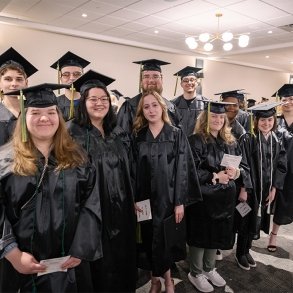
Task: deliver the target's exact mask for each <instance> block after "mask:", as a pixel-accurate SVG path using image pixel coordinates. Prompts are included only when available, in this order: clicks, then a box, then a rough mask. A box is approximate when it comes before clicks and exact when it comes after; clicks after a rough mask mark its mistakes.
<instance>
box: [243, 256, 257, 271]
mask: <svg viewBox="0 0 293 293" xmlns="http://www.w3.org/2000/svg"><path fill="white" fill-rule="evenodd" d="M245 256H246V259H247V261H248V264H249V266H250V267H251V268H255V267H256V262H255V260H254V259H253V257H252V256H251V254H250V253H249V252H248V253H247V254H245Z"/></svg>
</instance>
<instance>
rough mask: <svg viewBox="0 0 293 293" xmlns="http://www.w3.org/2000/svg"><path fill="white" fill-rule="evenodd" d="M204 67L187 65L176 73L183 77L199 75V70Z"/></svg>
mask: <svg viewBox="0 0 293 293" xmlns="http://www.w3.org/2000/svg"><path fill="white" fill-rule="evenodd" d="M201 70H202V68H197V67H192V66H186V67H184V68H182V69H181V70H179V71H178V72H176V73H175V74H174V75H175V76H180V77H181V79H182V78H183V77H185V76H195V77H198V74H197V72H198V71H201Z"/></svg>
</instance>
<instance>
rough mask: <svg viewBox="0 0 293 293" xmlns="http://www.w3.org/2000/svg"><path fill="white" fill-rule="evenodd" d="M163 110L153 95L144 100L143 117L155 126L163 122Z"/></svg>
mask: <svg viewBox="0 0 293 293" xmlns="http://www.w3.org/2000/svg"><path fill="white" fill-rule="evenodd" d="M162 114H163V109H162V107H161V105H160V103H159V102H158V100H157V99H156V98H155V97H154V96H153V95H152V94H150V95H147V96H145V97H144V99H143V115H144V117H145V119H147V120H148V122H149V123H152V124H155V123H157V122H161V121H163V119H162Z"/></svg>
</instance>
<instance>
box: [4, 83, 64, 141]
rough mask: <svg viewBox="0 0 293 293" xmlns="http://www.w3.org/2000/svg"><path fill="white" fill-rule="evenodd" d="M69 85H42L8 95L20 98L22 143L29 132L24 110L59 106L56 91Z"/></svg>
mask: <svg viewBox="0 0 293 293" xmlns="http://www.w3.org/2000/svg"><path fill="white" fill-rule="evenodd" d="M66 87H69V85H66V84H55V83H42V84H39V85H36V86H31V87H28V88H25V89H21V90H17V91H12V92H9V93H7V95H12V96H17V95H18V96H19V101H20V112H21V116H20V117H21V136H22V141H23V142H26V141H27V131H26V123H25V115H24V108H28V107H35V108H46V107H50V106H54V105H57V98H56V95H55V94H54V92H53V91H54V90H57V89H61V88H66Z"/></svg>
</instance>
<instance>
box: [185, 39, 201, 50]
mask: <svg viewBox="0 0 293 293" xmlns="http://www.w3.org/2000/svg"><path fill="white" fill-rule="evenodd" d="M185 43H186V44H187V46H188V48H189V49H192V50H193V49H196V48H197V47H198V43H197V41H196V40H195V38H194V37H188V38H186V39H185Z"/></svg>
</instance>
